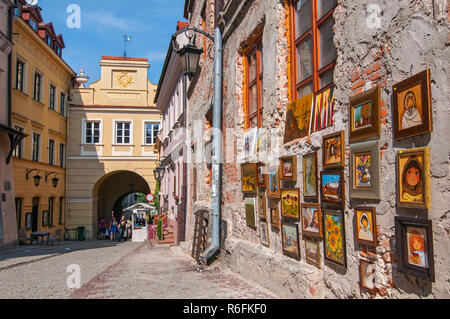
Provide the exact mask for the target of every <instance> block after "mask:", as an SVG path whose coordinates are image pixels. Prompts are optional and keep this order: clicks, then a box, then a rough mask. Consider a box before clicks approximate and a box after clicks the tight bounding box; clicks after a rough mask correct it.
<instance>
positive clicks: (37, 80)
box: [33, 72, 42, 102]
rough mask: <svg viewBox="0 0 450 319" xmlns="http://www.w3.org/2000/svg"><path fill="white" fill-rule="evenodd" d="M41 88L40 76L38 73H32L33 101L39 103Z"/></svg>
mask: <svg viewBox="0 0 450 319" xmlns="http://www.w3.org/2000/svg"><path fill="white" fill-rule="evenodd" d="M41 86H42V75H40V74H39V73H38V72H35V73H34V95H33V99H34V100H35V101H38V102H40V101H41Z"/></svg>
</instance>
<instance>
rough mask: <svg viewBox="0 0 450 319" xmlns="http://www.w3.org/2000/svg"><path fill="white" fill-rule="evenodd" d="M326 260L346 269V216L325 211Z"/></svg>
mask: <svg viewBox="0 0 450 319" xmlns="http://www.w3.org/2000/svg"><path fill="white" fill-rule="evenodd" d="M324 224H325V241H324V250H325V259H327V260H329V261H331V262H334V263H337V264H339V265H341V266H344V267H346V259H347V258H346V251H345V224H344V215H343V214H342V213H339V212H332V211H325V212H324Z"/></svg>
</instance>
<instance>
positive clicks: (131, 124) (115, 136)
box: [112, 119, 134, 145]
mask: <svg viewBox="0 0 450 319" xmlns="http://www.w3.org/2000/svg"><path fill="white" fill-rule="evenodd" d="M118 123H129V124H130V142H129V143H123V142H122V143H118V142H117V124H118ZM112 129H113V137H114V140H113V143H112V145H133V144H134V139H133V132H134V130H133V120H122V119H121V120H113V128H112Z"/></svg>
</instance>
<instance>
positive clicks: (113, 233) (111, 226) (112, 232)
mask: <svg viewBox="0 0 450 319" xmlns="http://www.w3.org/2000/svg"><path fill="white" fill-rule="evenodd" d="M117 230H118V229H117V221H116V218H115V217H113V218H112V219H111V222H110V223H109V239H110V240H114V239H115V238H116V232H117Z"/></svg>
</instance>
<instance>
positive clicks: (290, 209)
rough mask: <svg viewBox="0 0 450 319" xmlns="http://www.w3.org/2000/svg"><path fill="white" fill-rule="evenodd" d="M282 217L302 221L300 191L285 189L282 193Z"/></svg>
mask: <svg viewBox="0 0 450 319" xmlns="http://www.w3.org/2000/svg"><path fill="white" fill-rule="evenodd" d="M281 216H283V217H284V218H289V219H294V220H297V221H298V220H300V190H298V189H283V190H282V191H281Z"/></svg>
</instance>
